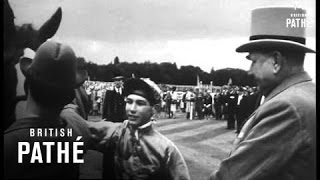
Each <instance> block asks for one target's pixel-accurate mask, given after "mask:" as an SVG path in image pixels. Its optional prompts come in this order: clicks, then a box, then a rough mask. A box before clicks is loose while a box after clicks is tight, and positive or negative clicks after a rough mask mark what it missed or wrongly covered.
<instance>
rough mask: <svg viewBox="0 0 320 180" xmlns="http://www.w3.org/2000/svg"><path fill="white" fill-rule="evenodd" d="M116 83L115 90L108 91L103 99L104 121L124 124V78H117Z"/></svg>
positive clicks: (114, 79) (115, 78)
mask: <svg viewBox="0 0 320 180" xmlns="http://www.w3.org/2000/svg"><path fill="white" fill-rule="evenodd" d="M112 80H113V81H114V88H113V90H107V91H106V93H105V96H104V98H103V107H102V108H103V109H102V119H105V120H106V121H111V122H123V121H124V120H125V119H126V116H125V114H126V113H125V102H124V96H123V93H122V89H123V88H122V86H123V80H124V77H123V76H117V77H114V78H113V79H112Z"/></svg>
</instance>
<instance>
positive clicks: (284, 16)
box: [236, 7, 315, 53]
mask: <svg viewBox="0 0 320 180" xmlns="http://www.w3.org/2000/svg"><path fill="white" fill-rule="evenodd" d="M306 26H307V21H306V10H304V9H301V8H293V7H267V8H258V9H254V10H253V11H252V17H251V36H250V38H249V42H247V43H245V44H243V45H241V46H239V47H238V48H237V49H236V52H250V51H255V50H264V49H282V50H294V51H301V52H305V53H315V51H314V50H312V49H310V48H308V47H306V46H305V44H306V38H305V30H306Z"/></svg>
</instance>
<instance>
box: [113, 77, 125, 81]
mask: <svg viewBox="0 0 320 180" xmlns="http://www.w3.org/2000/svg"><path fill="white" fill-rule="evenodd" d="M124 79H125V78H124V77H123V76H117V77H114V78H112V81H121V80H124Z"/></svg>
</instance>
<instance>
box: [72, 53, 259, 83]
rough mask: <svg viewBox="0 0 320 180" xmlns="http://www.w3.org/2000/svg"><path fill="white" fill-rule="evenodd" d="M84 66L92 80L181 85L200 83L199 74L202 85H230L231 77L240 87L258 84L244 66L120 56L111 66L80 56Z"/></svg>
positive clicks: (82, 66)
mask: <svg viewBox="0 0 320 180" xmlns="http://www.w3.org/2000/svg"><path fill="white" fill-rule="evenodd" d="M78 62H80V63H79V64H81V68H84V69H86V70H87V71H88V75H89V77H90V80H92V81H104V82H108V81H111V80H112V78H113V77H116V76H124V77H127V78H128V77H132V75H134V76H135V77H147V78H150V79H151V80H153V81H155V82H156V83H162V84H179V85H196V84H197V77H199V80H200V81H202V84H210V82H212V84H213V85H214V86H223V85H226V84H227V83H228V81H229V79H230V78H231V79H232V84H233V85H238V86H247V85H248V86H256V84H255V82H254V79H253V77H252V76H249V75H248V74H247V72H246V71H244V70H242V69H234V68H224V69H219V70H214V68H212V69H211V71H210V72H209V73H208V72H206V71H203V70H202V69H201V68H200V67H198V66H191V65H189V66H181V67H180V68H178V67H177V65H176V63H170V62H162V63H155V62H150V61H145V62H143V63H136V62H133V63H128V62H120V60H119V58H118V57H116V58H115V59H114V61H113V62H112V63H109V64H107V65H98V64H95V63H93V62H90V61H89V62H87V61H86V60H85V59H84V58H83V57H78Z"/></svg>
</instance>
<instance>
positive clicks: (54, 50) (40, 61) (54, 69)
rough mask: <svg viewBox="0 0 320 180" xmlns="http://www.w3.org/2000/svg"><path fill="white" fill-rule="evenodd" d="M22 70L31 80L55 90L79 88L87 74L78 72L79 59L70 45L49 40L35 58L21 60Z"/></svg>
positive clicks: (39, 49) (40, 48)
mask: <svg viewBox="0 0 320 180" xmlns="http://www.w3.org/2000/svg"><path fill="white" fill-rule="evenodd" d="M20 69H21V71H22V73H23V74H24V75H25V76H26V78H31V79H33V80H36V81H38V82H41V83H43V84H46V85H48V86H50V87H54V88H66V89H68V88H77V87H79V86H80V85H82V83H83V82H84V80H83V79H85V78H86V75H87V74H86V73H85V72H82V71H78V70H77V58H76V55H75V53H74V51H73V50H72V48H71V47H70V46H68V45H65V44H61V43H58V42H54V41H51V40H48V41H46V42H44V43H43V44H42V45H41V46H40V47H39V48H38V50H37V51H36V53H35V55H34V58H33V59H31V58H26V57H22V58H20Z"/></svg>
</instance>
